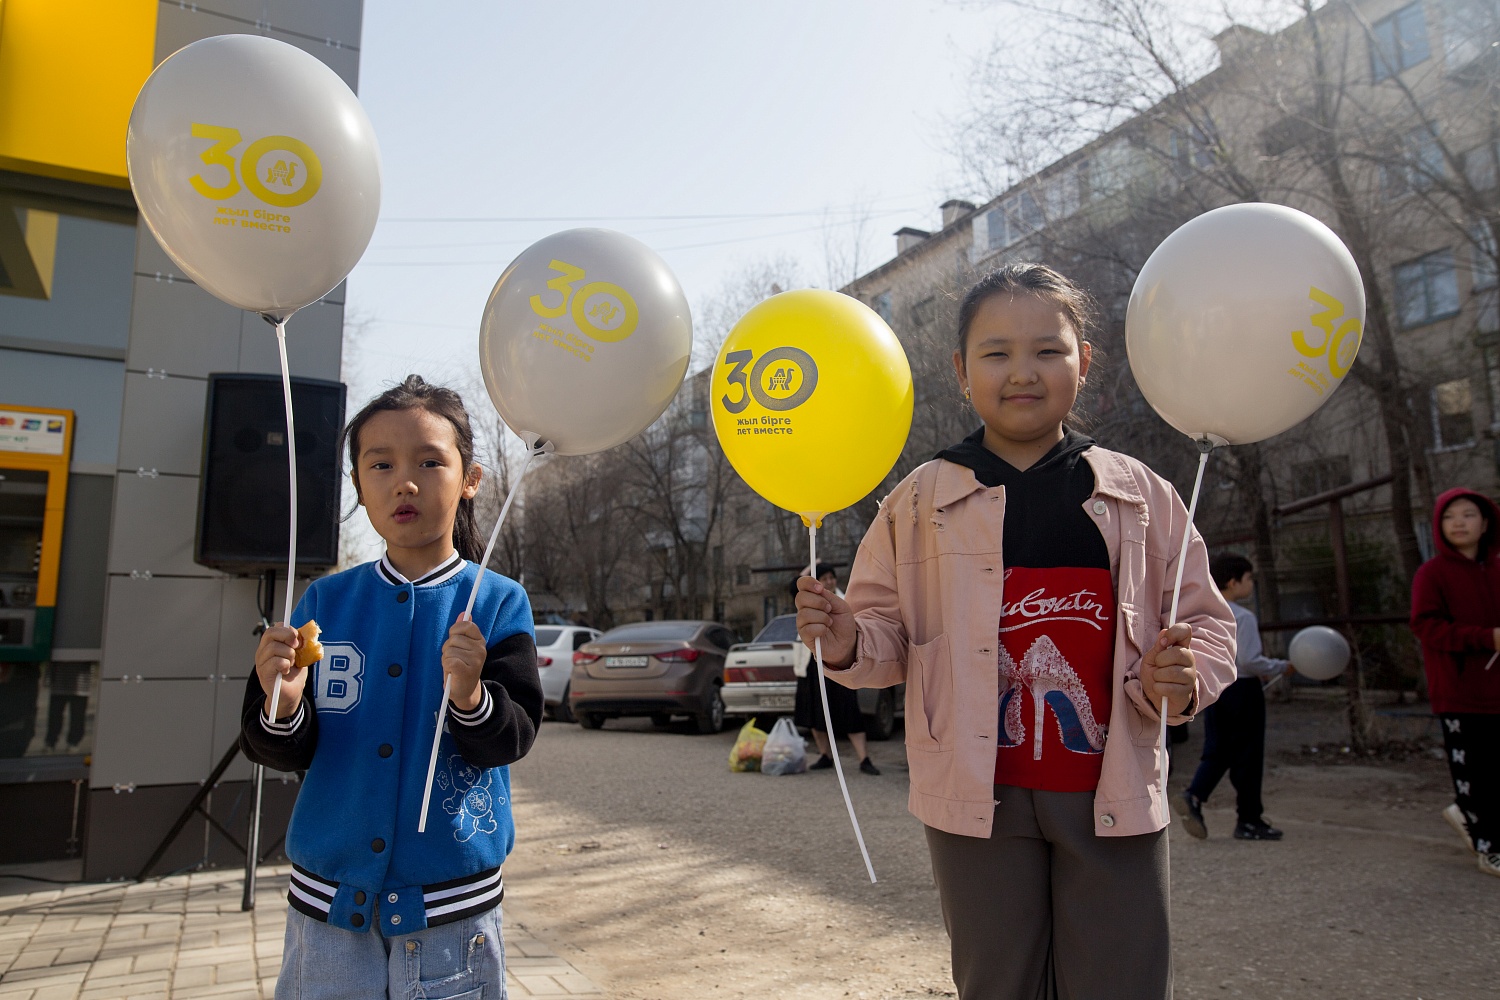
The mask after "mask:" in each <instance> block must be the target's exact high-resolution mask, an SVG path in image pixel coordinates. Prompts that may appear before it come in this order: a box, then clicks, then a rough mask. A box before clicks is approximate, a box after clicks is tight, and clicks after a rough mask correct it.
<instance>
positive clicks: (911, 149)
mask: <svg viewBox="0 0 1500 1000" xmlns="http://www.w3.org/2000/svg"><path fill="white" fill-rule="evenodd" d="M417 9H418V8H415V7H413V6H412V5H410V4H404V3H396V2H395V0H367V2H366V4H365V14H364V31H363V39H362V51H361V57H360V86H359V96H360V99H361V101H362V102H363V103H364V106H365V108H366V109H367V110H368V112H369V114H370V118H371V120H372V121H373V123H374V125H375V130H376V134H377V135H378V136H379V140H380V145H381V157H382V170H383V181H382V183H383V190H382V197H381V213H380V223H379V225H378V227H377V228H376V231H375V235H374V238H373V240H372V241H371V244H370V247H369V250H368V251H367V252H366V254H365V257H364V259H363V260H362V261H361V263H360V264H359V266H358V267H356V268H355V270H354V272H353V273H352V275H351V276H350V279H349V293H348V308H347V316H346V321H347V323H348V324H349V326H350V334H349V338H350V339H349V341H348V342H347V343H346V347H345V379H346V381H348V382H349V384H350V386H349V399H350V404H351V407H353V406H358V405H360V404H361V403H363V401H364V400H366V399H368V398H369V397H370V396H372V395H374V394H375V393H376V392H378V391H379V390H380V389H381V388H382V387H383V385H385V384H386V383H389V382H392V381H396V380H399V379H400V378H402V377H403V376H405V375H406V374H407V373H408V372H417V373H419V374H421V375H423V376H424V377H426V378H428V379H430V380H441V381H445V382H449V383H451V384H454V385H455V386H456V387H457V386H461V385H476V386H477V384H478V383H477V379H478V374H477V340H478V328H479V320H480V316H481V314H482V311H483V308H484V304H485V300H486V298H487V297H488V295H489V292H490V289H491V288H492V287H493V285H494V282H495V280H496V279H497V278H498V277H499V275H500V272H501V271H502V270H503V269H504V267H505V265H506V264H507V263H508V262H509V261H510V260H511V259H512V258H513V257H515V256H516V255H517V254H518V253H520V251H521V250H523V249H524V248H525V247H526V246H528V245H529V244H530V243H532V242H534V241H536V240H537V239H540V238H541V237H543V236H546V235H548V234H549V233H552V232H556V231H559V230H562V229H569V228H573V227H575V226H602V227H605V228H610V229H617V230H620V231H623V232H626V233H629V234H631V235H633V236H635V237H637V238H639V239H641V240H643V241H644V242H646V243H647V244H649V245H650V246H652V247H653V248H654V249H656V250H657V251H658V252H659V253H661V254H662V256H663V257H664V258H665V259H666V261H667V263H668V264H669V265H670V266H671V267H672V269H673V270H674V272H675V273H676V275H677V278H678V280H679V281H680V282H681V284H682V286H683V288H684V290H685V292H686V294H687V297H688V301H689V303H690V304H691V305H692V307H693V309H694V313H695V315H698V316H701V315H702V314H703V306H704V304H705V302H707V301H709V300H710V299H712V298H713V297H714V296H715V295H716V294H717V293H719V291H720V290H721V289H722V288H723V287H724V286H725V284H726V283H727V282H731V281H732V280H733V278H734V276H735V275H736V274H743V273H744V272H745V271H746V269H747V268H749V267H751V266H753V265H754V264H755V263H756V262H759V261H764V260H766V259H768V258H773V257H778V256H790V257H793V258H796V259H797V260H798V261H799V262H800V264H801V270H802V273H803V275H804V277H805V279H806V280H807V282H808V283H811V284H826V283H827V281H828V276H827V266H826V260H827V258H828V253H827V250H826V247H827V246H829V245H831V246H833V247H835V249H836V251H837V252H838V253H839V254H842V255H845V256H846V257H847V256H849V255H852V254H853V253H854V250H855V247H856V246H858V252H859V256H860V264H861V268H860V270H868V269H869V268H870V267H873V266H875V265H876V264H879V263H881V262H883V261H884V260H886V259H888V258H889V257H890V256H892V254H893V251H894V248H895V238H894V236H893V235H892V233H893V232H894V231H895V230H896V229H897V228H899V227H901V226H906V225H914V226H917V227H919V228H935V227H936V226H937V224H938V221H939V211H938V206H939V204H940V203H941V202H943V201H944V200H946V199H947V198H949V197H953V196H961V195H962V194H963V193H964V185H963V182H962V174H961V171H960V170H959V166H958V163H957V160H956V158H955V156H954V155H953V154H952V153H951V151H950V150H951V143H950V141H949V138H948V134H949V126H948V124H947V122H948V119H949V117H951V116H953V115H956V114H957V113H958V112H959V111H960V110H961V109H962V107H963V106H964V101H965V99H966V96H967V84H966V80H967V78H968V75H969V73H970V72H971V71H972V67H973V62H974V59H975V57H976V56H978V55H979V54H981V53H982V52H983V51H984V50H985V49H987V48H988V47H989V45H990V43H991V41H992V39H993V38H994V37H995V35H996V32H999V31H1005V30H1007V29H1008V26H1007V24H1006V23H1005V20H1006V18H1005V15H1004V9H1003V8H999V7H996V6H993V5H986V4H976V3H952V2H941V0H756V2H753V3H749V2H737V3H730V2H706V3H705V2H702V0H699V2H691V0H677V2H664V0H630V2H628V3H605V2H602V0H601V2H596V0H583V2H580V3H573V4H531V3H527V4H522V3H496V2H484V3H480V2H468V3H453V4H444V5H433V6H430V7H424V8H422V9H421V10H422V12H421V15H420V16H418V15H417V14H415V13H414V12H415V11H416V10H417ZM861 233H862V234H863V239H860V234H861ZM474 402H475V403H478V404H482V403H483V400H476V401H474Z"/></svg>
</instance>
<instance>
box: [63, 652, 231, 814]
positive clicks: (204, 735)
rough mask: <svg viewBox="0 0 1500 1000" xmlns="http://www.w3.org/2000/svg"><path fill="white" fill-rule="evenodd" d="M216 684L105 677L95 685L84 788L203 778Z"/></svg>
mask: <svg viewBox="0 0 1500 1000" xmlns="http://www.w3.org/2000/svg"><path fill="white" fill-rule="evenodd" d="M154 631H157V633H158V635H159V634H160V630H154ZM217 688H218V685H217V684H216V683H210V682H209V681H208V680H206V679H198V680H156V681H142V682H140V683H136V682H135V681H131V682H130V683H128V684H126V683H124V682H122V681H119V680H116V679H113V678H108V677H107V678H105V679H104V680H103V681H102V682H101V683H100V685H99V722H98V726H97V728H96V730H95V733H94V765H93V769H92V770H91V771H90V773H89V787H90V788H109V787H111V786H113V785H116V784H121V785H123V784H131V783H133V784H136V785H176V784H186V783H189V782H194V783H196V782H199V781H202V780H203V779H204V778H207V777H208V773H209V771H211V770H213V760H212V745H213V729H214V692H215V691H216V690H217Z"/></svg>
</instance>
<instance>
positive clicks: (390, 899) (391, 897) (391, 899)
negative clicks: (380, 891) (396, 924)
mask: <svg viewBox="0 0 1500 1000" xmlns="http://www.w3.org/2000/svg"><path fill="white" fill-rule="evenodd" d="M400 898H401V897H400V896H398V895H396V894H395V893H394V892H393V893H391V894H390V895H389V896H387V897H385V901H386V902H387V903H394V902H396V901H398V900H399V899H400Z"/></svg>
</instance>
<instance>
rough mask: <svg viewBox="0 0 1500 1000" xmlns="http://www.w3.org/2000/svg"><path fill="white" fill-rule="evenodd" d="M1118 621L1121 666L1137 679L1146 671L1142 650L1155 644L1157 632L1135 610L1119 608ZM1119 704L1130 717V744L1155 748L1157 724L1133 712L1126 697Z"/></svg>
mask: <svg viewBox="0 0 1500 1000" xmlns="http://www.w3.org/2000/svg"><path fill="white" fill-rule="evenodd" d="M1120 620H1121V622H1122V624H1123V626H1124V632H1125V642H1126V645H1127V647H1128V649H1127V659H1126V663H1125V666H1126V669H1127V670H1132V669H1133V670H1134V671H1135V672H1136V674H1137V677H1139V674H1140V672H1141V671H1142V670H1144V669H1145V667H1146V660H1145V658H1146V647H1147V646H1149V645H1151V643H1152V642H1154V641H1155V640H1156V633H1157V632H1159V631H1161V629H1160V627H1158V626H1157V625H1156V624H1154V623H1152V622H1150V621H1148V620H1147V619H1146V616H1145V614H1144V613H1143V612H1142V611H1141V610H1140V609H1139V608H1135V607H1131V606H1129V605H1121V606H1120ZM1137 683H1139V680H1137ZM1121 701H1122V702H1123V704H1124V707H1125V711H1126V712H1128V713H1129V715H1130V720H1129V721H1130V727H1129V731H1130V742H1131V743H1134V744H1135V745H1136V746H1138V747H1150V746H1155V745H1156V744H1157V737H1158V736H1159V733H1158V728H1159V727H1160V723H1158V722H1156V721H1154V720H1152V719H1148V718H1147V717H1146V716H1144V715H1142V714H1141V712H1140V709H1138V708H1136V706H1135V702H1134V701H1133V700H1131V699H1130V698H1129V697H1126V698H1123V699H1121ZM1111 728H1113V725H1112V726H1111Z"/></svg>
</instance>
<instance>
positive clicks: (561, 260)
mask: <svg viewBox="0 0 1500 1000" xmlns="http://www.w3.org/2000/svg"><path fill="white" fill-rule="evenodd" d="M692 350H693V322H692V317H691V315H690V314H689V311H688V303H687V297H686V296H684V295H683V293H682V286H681V285H679V284H678V283H677V278H676V277H675V276H674V275H673V274H672V270H671V268H669V267H667V264H666V261H664V260H662V259H661V258H660V257H658V256H657V255H656V253H655V252H654V251H653V250H652V249H651V248H650V247H648V246H646V244H644V243H642V242H640V241H639V240H636V239H633V238H631V237H629V236H626V235H624V234H623V233H616V232H612V231H611V230H608V229H569V230H567V231H565V232H561V233H554V234H553V235H551V236H548V237H546V238H544V239H542V240H539V241H537V242H536V243H533V244H532V245H531V246H530V247H528V248H527V249H526V250H524V251H523V252H522V253H521V255H520V256H519V257H517V258H516V259H515V260H513V261H512V262H511V264H510V266H509V267H507V268H506V269H505V271H504V273H502V274H501V275H500V280H499V281H497V282H495V288H494V290H493V291H492V292H490V298H489V301H488V302H487V303H485V307H484V319H483V321H482V323H481V324H480V330H479V365H480V371H481V372H482V373H483V374H484V384H485V387H486V388H487V389H489V392H490V398H491V399H493V400H494V402H495V409H497V410H499V411H500V416H501V418H502V419H503V420H504V421H505V423H506V425H507V426H509V427H510V429H511V430H513V431H515V432H516V434H518V435H519V436H520V437H521V438H523V439H525V440H526V441H527V442H528V444H534V443H535V442H537V441H543V442H547V443H550V444H551V445H552V447H553V449H554V450H555V451H556V453H557V454H559V455H588V454H592V453H594V452H597V451H603V450H605V449H606V448H613V447H614V446H615V445H618V444H623V443H624V442H626V441H629V440H630V439H631V438H633V437H635V436H636V435H637V434H639V433H640V432H641V431H643V430H645V429H646V428H647V427H648V426H650V425H651V423H652V422H653V421H654V420H656V418H657V417H659V416H661V415H662V413H663V411H665V410H666V408H667V405H668V404H669V403H671V402H672V397H673V396H675V395H676V394H677V389H678V387H680V386H681V385H682V378H683V376H684V375H686V374H687V367H688V358H689V356H690V355H691V354H692Z"/></svg>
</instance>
